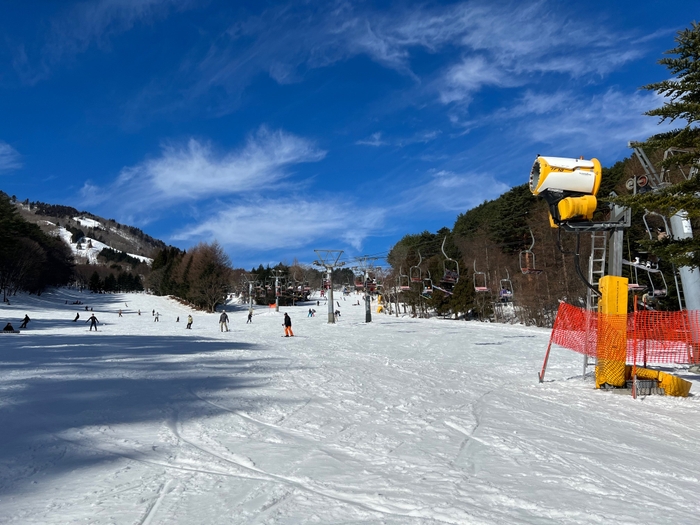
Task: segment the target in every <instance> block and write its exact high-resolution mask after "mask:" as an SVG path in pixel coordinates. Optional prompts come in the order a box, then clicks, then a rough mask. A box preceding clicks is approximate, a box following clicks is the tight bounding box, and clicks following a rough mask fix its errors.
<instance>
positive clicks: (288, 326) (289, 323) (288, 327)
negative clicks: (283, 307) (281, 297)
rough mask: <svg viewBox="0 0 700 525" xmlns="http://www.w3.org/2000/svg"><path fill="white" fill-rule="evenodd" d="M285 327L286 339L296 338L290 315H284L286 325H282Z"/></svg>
mask: <svg viewBox="0 0 700 525" xmlns="http://www.w3.org/2000/svg"><path fill="white" fill-rule="evenodd" d="M282 326H284V336H285V337H290V336H291V337H294V332H292V319H291V317H289V314H288V313H286V312H285V314H284V323H283V324H282Z"/></svg>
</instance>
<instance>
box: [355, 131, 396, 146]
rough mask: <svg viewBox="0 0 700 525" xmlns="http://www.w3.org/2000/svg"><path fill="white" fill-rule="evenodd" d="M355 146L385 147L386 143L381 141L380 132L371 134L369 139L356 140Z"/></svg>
mask: <svg viewBox="0 0 700 525" xmlns="http://www.w3.org/2000/svg"><path fill="white" fill-rule="evenodd" d="M355 144H357V145H359V146H375V147H377V146H386V145H387V144H388V142H386V141H385V140H382V132H381V131H378V132H376V133H372V134H371V135H370V136H369V138H366V139H363V140H358V141H356V142H355Z"/></svg>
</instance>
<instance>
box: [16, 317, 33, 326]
mask: <svg viewBox="0 0 700 525" xmlns="http://www.w3.org/2000/svg"><path fill="white" fill-rule="evenodd" d="M29 321H31V319H30V318H29V316H28V315H27V314H25V315H24V319H22V324H21V325H19V327H20V328H27V323H28V322H29Z"/></svg>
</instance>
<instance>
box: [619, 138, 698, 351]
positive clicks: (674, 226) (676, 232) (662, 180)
mask: <svg viewBox="0 0 700 525" xmlns="http://www.w3.org/2000/svg"><path fill="white" fill-rule="evenodd" d="M628 146H629V147H630V148H632V150H633V151H634V154H635V155H636V157H637V159H638V160H639V162H640V163H641V165H642V167H643V168H644V172H645V174H646V177H647V180H646V181H643V182H644V183H645V184H644V185H645V186H646V185H647V184H648V185H649V187H650V190H651V191H657V190H659V189H663V188H665V187H668V186H670V185H671V182H670V181H669V180H668V176H667V173H665V172H663V173H662V174H661V175H659V174H658V173H657V172H656V170H655V169H654V165H653V164H652V163H651V162H650V161H649V159H648V158H647V156H646V154H645V153H644V150H643V149H642V144H640V143H639V142H630V143H629V144H628ZM673 153H674V152H673V151H671V150H667V151H666V152H665V153H664V159H666V158H668V156H671V155H673ZM697 172H698V169H697V164H695V165H693V166H692V167H691V169H690V171H689V172H688V174H687V175H686V174H685V173H683V175H684V177H685V179H686V180H689V179H691V178H693V177H697V176H698V173H697ZM631 186H632V188H630V189H631V190H632V191H633V193H634V194H635V195H636V194H637V190H638V187H639V186H641V185H640V177H635V178H634V179H633V180H632V184H631ZM669 223H670V224H669V225H670V230H669V231H668V232H667V233H668V235H670V236H671V237H672V238H673V239H678V240H681V239H692V238H693V228H692V227H691V225H690V220H689V219H688V214H687V213H686V211H685V210H678V211H677V212H676V213H675V214H674V215H672V216H671V217H669ZM678 273H679V274H680V277H681V284H682V286H683V299H684V300H685V308H686V310H700V271H698V270H697V269H696V270H693V269H692V268H690V267H687V266H682V267H680V268H678ZM698 338H699V339H700V335H699V336H698Z"/></svg>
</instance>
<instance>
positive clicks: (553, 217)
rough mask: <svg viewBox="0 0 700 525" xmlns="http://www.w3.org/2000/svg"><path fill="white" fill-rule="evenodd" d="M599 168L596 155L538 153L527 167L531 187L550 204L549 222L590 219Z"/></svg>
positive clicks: (554, 225) (599, 174)
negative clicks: (590, 157) (579, 157)
mask: <svg viewBox="0 0 700 525" xmlns="http://www.w3.org/2000/svg"><path fill="white" fill-rule="evenodd" d="M601 178H602V168H601V166H600V162H599V161H598V159H591V160H584V159H569V158H564V157H541V156H538V157H537V159H535V163H534V164H533V165H532V169H531V170H530V191H531V192H532V193H533V195H540V196H542V197H543V198H544V199H545V200H546V201H547V204H549V213H550V218H549V219H550V224H551V225H552V226H553V227H557V226H558V225H559V224H560V223H562V222H567V221H572V220H575V221H581V220H586V221H590V220H591V219H592V218H593V212H594V211H595V209H596V206H597V205H598V201H597V200H596V197H595V196H596V194H597V193H598V189H599V188H600V181H601Z"/></svg>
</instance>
